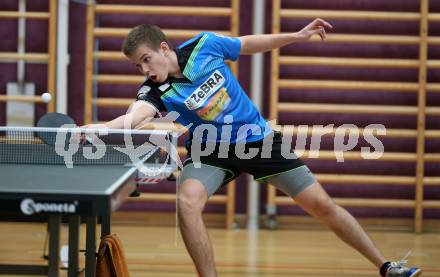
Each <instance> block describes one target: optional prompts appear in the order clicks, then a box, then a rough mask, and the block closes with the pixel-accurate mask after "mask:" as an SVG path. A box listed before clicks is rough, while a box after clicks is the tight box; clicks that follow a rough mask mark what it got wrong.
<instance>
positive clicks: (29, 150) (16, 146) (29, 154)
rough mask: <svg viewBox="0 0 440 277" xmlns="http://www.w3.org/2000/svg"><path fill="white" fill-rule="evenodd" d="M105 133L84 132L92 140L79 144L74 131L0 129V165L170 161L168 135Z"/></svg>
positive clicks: (154, 132)
mask: <svg viewBox="0 0 440 277" xmlns="http://www.w3.org/2000/svg"><path fill="white" fill-rule="evenodd" d="M106 132H107V133H106V134H99V135H96V132H92V130H87V131H86V136H87V137H89V138H90V137H91V138H92V140H91V141H89V142H87V143H86V144H83V143H82V142H80V141H79V139H78V128H76V129H67V128H65V129H54V128H37V127H28V128H19V127H0V164H1V163H3V164H53V165H59V164H66V159H67V161H68V162H70V163H73V165H101V164H102V165H120V164H132V163H134V162H139V160H144V162H148V163H155V164H164V163H170V162H171V160H172V159H171V157H170V153H171V151H172V147H171V144H172V141H173V133H172V132H171V131H158V130H156V131H150V130H148V131H147V130H145V131H143V130H111V129H109V130H107V131H106ZM79 134H80V133H79ZM83 134H84V132H83ZM43 136H46V137H45V138H47V137H52V138H54V141H56V143H55V144H54V145H51V144H47V143H46V142H45V141H46V140H44V141H43V140H42V139H41V137H43ZM75 138H76V139H75ZM174 138H175V137H174Z"/></svg>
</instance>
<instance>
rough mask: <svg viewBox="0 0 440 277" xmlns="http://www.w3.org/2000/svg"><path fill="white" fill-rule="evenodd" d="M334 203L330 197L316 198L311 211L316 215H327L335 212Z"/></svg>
mask: <svg viewBox="0 0 440 277" xmlns="http://www.w3.org/2000/svg"><path fill="white" fill-rule="evenodd" d="M336 209H337V205H336V203H335V202H334V201H333V200H332V199H331V198H330V197H323V198H319V199H316V201H315V203H314V204H313V207H312V210H313V213H314V214H315V215H316V216H318V217H328V216H331V215H332V214H334V213H335V211H336Z"/></svg>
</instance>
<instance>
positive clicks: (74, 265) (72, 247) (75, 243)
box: [68, 215, 80, 277]
mask: <svg viewBox="0 0 440 277" xmlns="http://www.w3.org/2000/svg"><path fill="white" fill-rule="evenodd" d="M79 224H80V218H79V216H78V215H72V216H70V217H69V269H68V276H69V277H77V276H78V270H79V264H78V252H79Z"/></svg>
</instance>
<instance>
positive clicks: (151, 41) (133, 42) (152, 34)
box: [122, 24, 173, 56]
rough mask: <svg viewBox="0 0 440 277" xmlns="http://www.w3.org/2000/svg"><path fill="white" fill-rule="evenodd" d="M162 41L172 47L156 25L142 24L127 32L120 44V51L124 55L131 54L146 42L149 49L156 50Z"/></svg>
mask: <svg viewBox="0 0 440 277" xmlns="http://www.w3.org/2000/svg"><path fill="white" fill-rule="evenodd" d="M162 42H166V43H167V44H168V46H169V47H170V49H173V47H172V45H171V43H170V42H169V40H168V38H167V37H166V36H165V34H164V33H163V32H162V30H161V29H160V28H159V27H158V26H156V25H150V24H142V25H138V26H136V27H134V28H133V29H132V30H131V31H130V32H129V33H128V35H127V37H126V38H125V40H124V42H123V44H122V52H124V55H125V56H131V55H132V54H133V53H134V51H136V49H137V48H138V47H139V46H140V45H142V44H147V46H148V47H150V48H151V49H153V50H158V49H159V47H160V44H161V43H162Z"/></svg>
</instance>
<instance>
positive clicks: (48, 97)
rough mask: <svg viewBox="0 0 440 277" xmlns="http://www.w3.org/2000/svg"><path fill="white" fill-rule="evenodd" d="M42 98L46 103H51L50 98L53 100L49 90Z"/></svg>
mask: <svg viewBox="0 0 440 277" xmlns="http://www.w3.org/2000/svg"><path fill="white" fill-rule="evenodd" d="M41 100H43V102H44V103H49V102H50V100H52V95H50V93H48V92H45V93H43V94H42V95H41Z"/></svg>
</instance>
